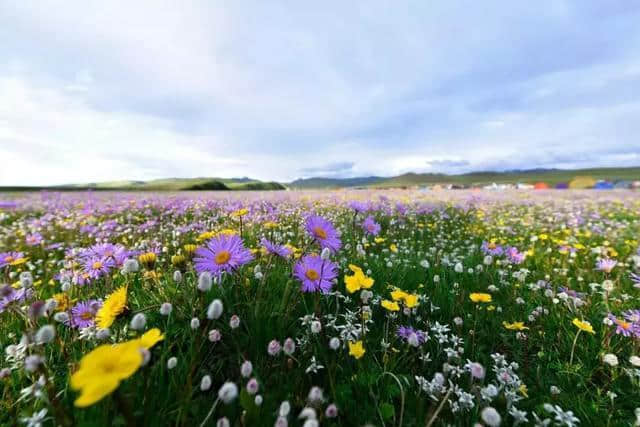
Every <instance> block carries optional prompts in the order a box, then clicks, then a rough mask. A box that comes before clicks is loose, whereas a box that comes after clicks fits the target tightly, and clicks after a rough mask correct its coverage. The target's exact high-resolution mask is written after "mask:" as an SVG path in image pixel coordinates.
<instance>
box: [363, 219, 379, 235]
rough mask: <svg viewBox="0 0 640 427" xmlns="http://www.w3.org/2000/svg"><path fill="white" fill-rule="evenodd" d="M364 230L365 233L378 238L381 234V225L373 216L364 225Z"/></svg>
mask: <svg viewBox="0 0 640 427" xmlns="http://www.w3.org/2000/svg"><path fill="white" fill-rule="evenodd" d="M362 228H363V229H364V231H365V233H369V234H371V235H373V236H377V235H378V234H379V233H380V224H378V223H377V222H376V220H375V219H373V217H372V216H371V215H369V216H368V217H367V219H365V220H364V222H363V223H362Z"/></svg>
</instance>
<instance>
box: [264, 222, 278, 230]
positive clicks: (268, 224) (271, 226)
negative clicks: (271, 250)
mask: <svg viewBox="0 0 640 427" xmlns="http://www.w3.org/2000/svg"><path fill="white" fill-rule="evenodd" d="M262 226H263V227H264V228H266V229H271V228H276V227H277V226H278V224H277V223H275V222H273V221H267V222H265V223H264V224H262Z"/></svg>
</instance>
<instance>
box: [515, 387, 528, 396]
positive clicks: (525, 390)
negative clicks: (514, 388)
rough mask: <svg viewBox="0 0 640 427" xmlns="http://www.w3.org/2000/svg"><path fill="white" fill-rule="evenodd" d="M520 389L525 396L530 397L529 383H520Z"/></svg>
mask: <svg viewBox="0 0 640 427" xmlns="http://www.w3.org/2000/svg"><path fill="white" fill-rule="evenodd" d="M518 391H519V392H520V394H521V395H523V396H524V397H529V394H528V393H527V392H528V391H529V389H527V385H526V384H520V387H518Z"/></svg>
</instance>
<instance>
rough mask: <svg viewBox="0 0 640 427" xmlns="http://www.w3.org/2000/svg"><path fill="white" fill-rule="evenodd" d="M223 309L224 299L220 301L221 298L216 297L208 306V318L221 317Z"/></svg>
mask: <svg viewBox="0 0 640 427" xmlns="http://www.w3.org/2000/svg"><path fill="white" fill-rule="evenodd" d="M223 309H224V306H223V305H222V301H220V300H219V299H214V300H213V301H211V304H209V307H208V308H207V319H212V320H215V319H219V318H220V316H222V311H223Z"/></svg>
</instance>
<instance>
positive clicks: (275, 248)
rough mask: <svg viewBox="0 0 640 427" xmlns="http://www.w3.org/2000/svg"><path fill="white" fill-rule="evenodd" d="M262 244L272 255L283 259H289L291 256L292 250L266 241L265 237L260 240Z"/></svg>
mask: <svg viewBox="0 0 640 427" xmlns="http://www.w3.org/2000/svg"><path fill="white" fill-rule="evenodd" d="M260 243H261V244H262V246H264V248H265V249H266V250H267V252H268V253H270V254H274V255H278V256H280V257H282V258H289V257H290V256H291V249H289V248H287V247H286V246H282V245H277V244H275V243H273V242H270V241H269V240H267V239H265V238H264V237H263V238H262V240H260Z"/></svg>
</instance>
